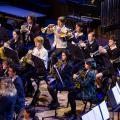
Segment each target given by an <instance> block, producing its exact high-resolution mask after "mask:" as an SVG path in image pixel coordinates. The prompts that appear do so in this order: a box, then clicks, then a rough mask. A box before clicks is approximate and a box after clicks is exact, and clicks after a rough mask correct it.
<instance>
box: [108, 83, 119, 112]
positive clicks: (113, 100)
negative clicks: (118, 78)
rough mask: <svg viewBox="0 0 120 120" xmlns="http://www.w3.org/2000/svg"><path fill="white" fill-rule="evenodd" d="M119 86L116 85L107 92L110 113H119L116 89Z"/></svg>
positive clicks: (117, 91)
mask: <svg viewBox="0 0 120 120" xmlns="http://www.w3.org/2000/svg"><path fill="white" fill-rule="evenodd" d="M118 87H119V85H118V83H116V86H114V87H113V88H112V89H111V90H109V91H108V98H109V101H110V105H111V107H112V111H114V112H119V111H120V91H119V90H118V89H120V88H118Z"/></svg>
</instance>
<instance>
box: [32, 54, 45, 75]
mask: <svg viewBox="0 0 120 120" xmlns="http://www.w3.org/2000/svg"><path fill="white" fill-rule="evenodd" d="M32 61H33V63H34V65H35V68H36V69H37V73H39V74H40V75H43V76H44V75H45V74H46V68H45V64H44V61H43V60H42V59H40V58H39V57H37V56H35V55H32Z"/></svg>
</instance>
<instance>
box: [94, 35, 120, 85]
mask: <svg viewBox="0 0 120 120" xmlns="http://www.w3.org/2000/svg"><path fill="white" fill-rule="evenodd" d="M108 46H109V48H108V49H107V50H106V49H105V48H103V47H101V48H100V49H99V52H100V54H101V56H103V57H104V60H105V68H106V69H105V68H104V70H102V71H100V72H99V73H97V75H96V77H97V82H98V84H99V85H101V83H102V79H101V78H104V77H107V78H112V76H116V75H117V74H118V72H119V69H120V48H119V46H117V44H116V40H115V37H114V36H110V38H109V44H108ZM116 73H117V74H116Z"/></svg>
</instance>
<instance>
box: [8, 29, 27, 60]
mask: <svg viewBox="0 0 120 120" xmlns="http://www.w3.org/2000/svg"><path fill="white" fill-rule="evenodd" d="M9 42H10V44H9V46H10V47H11V48H12V49H13V50H15V51H17V53H18V56H19V58H21V57H23V56H24V55H25V49H24V43H23V39H22V36H21V34H20V31H19V30H18V29H15V30H14V31H13V38H12V39H11V40H10V41H9Z"/></svg>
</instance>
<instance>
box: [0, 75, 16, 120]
mask: <svg viewBox="0 0 120 120" xmlns="http://www.w3.org/2000/svg"><path fill="white" fill-rule="evenodd" d="M16 96H17V90H16V88H15V86H14V84H13V83H12V81H11V79H10V78H8V77H3V78H1V79H0V120H13V117H14V108H15V103H16Z"/></svg>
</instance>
